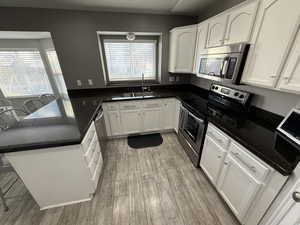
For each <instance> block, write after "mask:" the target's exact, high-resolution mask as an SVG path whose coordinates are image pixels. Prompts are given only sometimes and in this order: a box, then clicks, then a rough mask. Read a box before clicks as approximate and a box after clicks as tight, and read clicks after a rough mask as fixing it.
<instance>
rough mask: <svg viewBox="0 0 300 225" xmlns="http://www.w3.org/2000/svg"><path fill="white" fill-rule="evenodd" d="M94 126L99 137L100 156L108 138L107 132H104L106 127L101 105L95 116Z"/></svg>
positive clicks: (103, 152) (103, 151) (103, 154)
mask: <svg viewBox="0 0 300 225" xmlns="http://www.w3.org/2000/svg"><path fill="white" fill-rule="evenodd" d="M95 126H96V131H97V134H98V138H99V144H100V147H101V153H102V157H104V156H105V151H106V147H107V140H108V139H107V133H106V127H105V121H104V112H103V108H102V106H100V109H99V112H98V114H97V116H96V118H95Z"/></svg>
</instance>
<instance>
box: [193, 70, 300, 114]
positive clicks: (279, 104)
mask: <svg viewBox="0 0 300 225" xmlns="http://www.w3.org/2000/svg"><path fill="white" fill-rule="evenodd" d="M212 83H213V82H212V81H210V80H206V79H203V78H198V77H196V76H191V84H193V85H196V86H198V87H201V88H204V89H209V88H210V85H211V84H212ZM224 85H226V86H229V87H233V88H236V89H239V90H244V91H248V92H250V93H253V94H254V98H253V99H252V105H255V106H257V107H259V108H262V109H265V110H268V111H271V112H274V113H276V114H280V115H282V116H285V115H286V114H287V113H288V112H289V111H290V110H291V108H293V107H294V106H295V105H296V104H297V103H298V102H299V101H300V96H299V95H295V94H289V93H285V92H279V91H273V90H269V89H264V88H258V87H253V86H248V85H233V84H230V83H226V84H224Z"/></svg>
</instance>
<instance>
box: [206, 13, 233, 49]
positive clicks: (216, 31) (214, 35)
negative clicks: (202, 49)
mask: <svg viewBox="0 0 300 225" xmlns="http://www.w3.org/2000/svg"><path fill="white" fill-rule="evenodd" d="M227 19H228V15H227V14H224V15H220V16H217V17H214V18H212V19H211V20H209V25H208V35H207V44H206V47H208V48H210V47H217V46H221V45H223V43H224V42H223V40H224V35H225V30H226V25H227Z"/></svg>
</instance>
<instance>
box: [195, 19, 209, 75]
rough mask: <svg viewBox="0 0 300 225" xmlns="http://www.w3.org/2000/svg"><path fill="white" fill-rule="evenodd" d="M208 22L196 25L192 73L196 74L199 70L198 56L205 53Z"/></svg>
mask: <svg viewBox="0 0 300 225" xmlns="http://www.w3.org/2000/svg"><path fill="white" fill-rule="evenodd" d="M207 31H208V22H203V23H199V24H198V28H197V42H196V49H195V60H194V69H193V73H195V74H196V73H197V72H198V70H199V64H200V63H199V58H200V55H201V54H202V53H203V52H204V51H205V48H206V40H207Z"/></svg>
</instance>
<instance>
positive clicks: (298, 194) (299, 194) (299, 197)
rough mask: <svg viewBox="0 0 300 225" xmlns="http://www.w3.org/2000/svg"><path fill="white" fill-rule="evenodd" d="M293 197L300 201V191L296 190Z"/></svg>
mask: <svg viewBox="0 0 300 225" xmlns="http://www.w3.org/2000/svg"><path fill="white" fill-rule="evenodd" d="M293 199H294V201H295V202H298V203H300V192H298V191H295V192H294V193H293Z"/></svg>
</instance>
